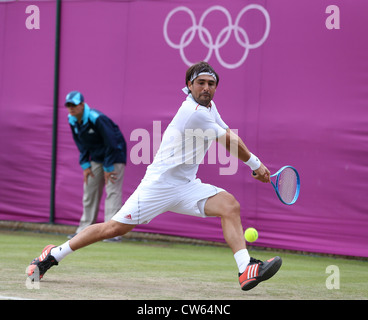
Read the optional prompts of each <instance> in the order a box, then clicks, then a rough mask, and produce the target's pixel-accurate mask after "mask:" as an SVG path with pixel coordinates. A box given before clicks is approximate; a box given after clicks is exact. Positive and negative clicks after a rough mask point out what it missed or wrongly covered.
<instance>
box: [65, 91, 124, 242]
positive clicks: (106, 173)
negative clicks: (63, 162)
mask: <svg viewBox="0 0 368 320" xmlns="http://www.w3.org/2000/svg"><path fill="white" fill-rule="evenodd" d="M65 106H66V107H67V108H68V112H69V115H68V118H69V125H70V128H71V130H72V134H73V139H74V141H75V143H76V145H77V147H78V149H79V152H80V156H79V164H80V165H81V167H82V169H83V182H84V183H83V215H82V217H81V219H80V223H79V227H78V229H77V231H76V233H79V232H80V231H82V230H83V229H85V228H86V227H88V226H89V225H91V224H94V223H95V222H96V219H97V216H98V211H99V207H100V202H101V197H102V193H103V187H104V185H105V188H106V200H105V221H109V220H110V219H111V218H112V217H113V216H114V215H115V213H116V212H118V211H119V209H120V208H121V206H122V191H123V190H122V187H123V178H124V170H125V165H126V153H127V151H126V142H125V139H124V136H123V134H122V133H121V131H120V129H119V127H118V126H117V125H116V124H115V123H114V122H113V121H112V120H111V119H109V118H108V117H107V116H106V115H104V114H103V113H101V112H100V111H97V110H95V109H91V108H90V107H89V106H88V105H87V103H85V102H84V97H83V95H82V94H81V93H80V92H78V91H72V92H70V93H69V94H68V95H67V96H66V101H65ZM73 236H74V235H69V236H68V237H69V238H70V239H71V238H72V237H73ZM108 240H110V241H120V240H121V237H115V238H112V239H108Z"/></svg>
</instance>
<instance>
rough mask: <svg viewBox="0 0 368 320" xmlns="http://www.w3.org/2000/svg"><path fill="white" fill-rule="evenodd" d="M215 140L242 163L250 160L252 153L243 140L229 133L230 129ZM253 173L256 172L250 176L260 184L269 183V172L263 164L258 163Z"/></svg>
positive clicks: (233, 133)
mask: <svg viewBox="0 0 368 320" xmlns="http://www.w3.org/2000/svg"><path fill="white" fill-rule="evenodd" d="M217 140H218V142H219V143H220V144H222V145H223V146H224V147H225V148H226V150H228V151H229V152H230V154H231V155H233V156H234V157H237V158H238V159H240V160H241V161H243V162H244V163H246V164H247V162H248V161H249V160H250V159H251V157H252V153H251V152H250V151H249V149H248V148H247V146H246V145H245V143H244V142H243V140H242V139H241V138H240V137H239V136H238V135H237V134H236V133H235V132H233V131H231V129H227V130H226V133H225V134H224V135H222V136H221V137H219V138H218V139H217ZM258 161H259V160H258ZM259 162H260V161H259ZM252 171H253V169H252ZM254 171H255V172H256V175H255V176H253V175H252V176H253V177H254V178H255V179H257V180H259V181H262V182H270V171H269V170H268V169H267V167H266V166H265V165H264V164H263V163H261V162H260V166H259V167H258V168H257V169H254Z"/></svg>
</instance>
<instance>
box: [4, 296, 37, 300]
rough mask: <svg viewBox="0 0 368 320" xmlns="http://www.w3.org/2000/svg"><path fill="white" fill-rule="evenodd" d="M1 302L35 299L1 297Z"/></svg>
mask: <svg viewBox="0 0 368 320" xmlns="http://www.w3.org/2000/svg"><path fill="white" fill-rule="evenodd" d="M0 300H34V299H27V298H21V297H9V296H0Z"/></svg>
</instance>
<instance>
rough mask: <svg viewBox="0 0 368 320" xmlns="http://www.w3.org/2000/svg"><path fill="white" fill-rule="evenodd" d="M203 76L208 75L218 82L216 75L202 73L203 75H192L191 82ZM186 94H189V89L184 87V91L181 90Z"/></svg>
mask: <svg viewBox="0 0 368 320" xmlns="http://www.w3.org/2000/svg"><path fill="white" fill-rule="evenodd" d="M202 75H208V76H211V77H213V78H214V79H215V81H217V77H216V75H215V74H214V73H212V72H201V73H198V74H197V73H194V74H193V75H192V77H191V78H190V82H193V80H194V79H196V78H198V77H199V76H202ZM181 90H182V91H183V92H184V93H185V94H189V89H188V87H184V88H183V89H181Z"/></svg>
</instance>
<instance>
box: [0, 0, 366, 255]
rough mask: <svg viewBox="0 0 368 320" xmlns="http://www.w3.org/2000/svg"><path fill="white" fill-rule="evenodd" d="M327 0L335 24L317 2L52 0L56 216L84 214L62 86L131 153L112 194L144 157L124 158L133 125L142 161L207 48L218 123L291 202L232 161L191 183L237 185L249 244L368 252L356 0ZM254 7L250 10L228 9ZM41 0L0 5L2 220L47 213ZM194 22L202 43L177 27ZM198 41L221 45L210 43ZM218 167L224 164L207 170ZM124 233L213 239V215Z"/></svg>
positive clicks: (47, 97) (48, 11)
mask: <svg viewBox="0 0 368 320" xmlns="http://www.w3.org/2000/svg"><path fill="white" fill-rule="evenodd" d="M332 2H333V4H334V5H336V6H338V8H339V9H340V29H333V30H329V29H327V28H326V25H325V22H326V19H327V18H328V16H329V15H330V14H328V13H326V7H327V6H329V5H331V4H332V3H331V1H327V0H318V1H317V0H313V1H307V0H298V1H293V0H268V1H240V0H239V1H238V0H232V1H224V0H223V1H220V0H217V1H204V0H202V1H199V0H196V1H118V0H116V1H63V2H62V11H61V42H60V46H61V47H60V84H59V92H60V98H59V107H58V123H57V126H58V140H57V141H58V143H57V171H56V199H55V201H56V211H55V222H56V223H60V224H69V225H77V224H78V221H79V218H80V215H81V212H82V204H81V199H82V171H81V169H80V167H79V165H78V151H77V148H76V146H75V145H74V142H73V140H72V136H71V132H70V128H69V126H68V123H67V110H66V109H65V107H63V100H64V97H65V95H66V94H67V93H68V92H69V91H71V90H80V91H81V92H83V94H84V96H85V98H86V101H87V103H88V104H89V105H90V106H91V107H93V108H97V109H99V110H101V111H103V112H104V113H105V114H107V115H108V116H110V117H111V118H112V119H113V120H114V121H115V122H116V123H117V124H118V125H119V126H120V128H121V130H122V132H123V134H124V136H125V138H126V140H127V143H128V150H129V152H130V154H129V157H128V158H129V159H128V161H129V162H128V165H127V168H126V175H125V183H124V194H123V198H124V200H125V199H127V197H128V196H129V195H130V194H131V193H132V192H133V191H134V189H135V188H136V186H137V185H138V184H139V182H140V179H141V178H142V177H143V175H144V172H145V168H146V166H147V164H146V163H137V155H136V153H135V151H136V149H137V144H138V143H139V141H136V140H135V139H134V138H133V136H134V134H137V133H138V134H139V133H141V132H143V131H142V130H146V132H148V133H149V134H150V136H151V140H150V142H149V143H148V145H149V146H150V152H149V154H150V157H149V158H150V160H152V154H153V151H152V149H153V144H154V143H153V141H152V137H153V131H154V130H153V123H154V121H161V123H160V126H161V132H163V130H164V129H165V127H166V125H167V124H168V123H169V121H170V120H171V118H172V116H173V115H174V114H175V112H176V110H177V108H178V107H179V106H180V104H181V102H182V100H183V99H184V98H185V95H184V94H183V93H182V92H181V88H182V87H183V86H184V76H185V71H186V69H187V64H186V62H187V60H189V61H190V62H196V61H198V60H202V59H205V58H206V59H207V60H208V62H209V63H210V64H211V65H213V67H214V68H215V70H216V71H217V72H218V73H219V75H220V84H219V87H218V90H217V93H216V96H215V101H216V104H217V106H218V109H219V111H220V113H221V115H222V117H223V119H224V120H225V121H226V122H227V123H228V124H229V126H230V127H231V128H234V129H237V130H238V131H239V135H240V136H241V137H243V139H244V140H245V142H246V144H247V145H248V147H249V148H250V149H251V150H252V151H253V152H254V153H255V154H257V155H258V156H259V157H260V158H261V159H262V160H263V162H264V163H265V164H266V165H267V166H268V167H269V169H270V170H271V171H272V172H275V171H276V170H277V169H279V168H280V167H281V166H283V165H285V164H291V165H293V166H295V167H296V168H297V169H298V170H299V172H300V175H301V180H302V189H301V194H300V198H299V200H298V202H297V203H296V204H295V205H294V206H290V207H287V206H284V205H282V204H281V203H280V202H279V201H278V200H277V198H276V196H275V194H274V191H273V189H272V188H271V186H268V185H264V184H261V183H257V182H256V181H254V180H253V179H252V178H251V177H250V171H249V169H248V168H247V167H246V166H244V165H242V164H241V163H240V162H234V160H232V162H231V163H230V164H229V163H227V164H226V163H223V164H221V163H219V162H220V161H217V164H207V162H206V161H205V162H206V163H205V165H203V166H201V167H200V170H199V177H200V178H201V179H202V181H205V182H208V183H212V184H215V185H218V186H221V187H223V188H225V189H227V190H228V191H229V192H231V193H232V194H234V195H235V196H236V198H237V199H238V201H239V202H240V204H241V208H242V211H241V213H242V221H243V226H244V227H245V228H246V227H248V226H253V227H255V228H257V229H258V231H259V235H260V238H259V240H258V241H257V242H256V243H255V245H259V246H267V247H275V248H286V249H293V250H304V251H312V252H325V253H333V254H343V255H357V256H364V257H367V256H368V236H367V230H368V202H367V201H366V198H367V190H368V160H367V159H368V129H367V128H368V126H367V125H366V122H367V119H368V118H367V116H368V112H367V106H368V94H367V93H368V90H367V83H368V40H367V37H366V32H367V31H368V28H367V24H366V19H365V18H364V12H367V10H368V3H367V2H366V1H365V0H356V1H354V2H353V1H349V2H348V1H342V0H334V1H332ZM253 3H257V4H258V5H259V6H260V7H259V8H258V9H251V10H248V11H247V12H246V13H244V15H242V16H240V15H239V14H240V13H241V12H242V10H243V9H244V8H245V7H247V6H248V5H250V4H253ZM30 4H36V5H37V6H38V7H39V9H40V29H37V30H36V29H32V30H28V29H27V28H26V25H25V20H26V18H27V17H28V16H29V14H26V13H25V9H26V7H27V6H28V5H30ZM215 5H216V6H219V7H218V8H217V9H218V10H217V11H212V12H210V13H208V15H207V16H205V13H206V12H207V11H206V10H208V9H209V8H211V7H213V6H215ZM180 6H183V7H185V8H183V10H182V11H178V12H176V13H173V15H172V16H171V18H170V19H169V20H168V23H167V28H165V26H166V25H165V20H166V19H167V18H168V16H169V14H170V13H171V12H173V10H175V9H177V8H178V7H180ZM55 10H56V3H55V1H17V2H1V3H0V25H1V28H0V150H1V153H0V219H1V220H16V221H30V222H48V221H49V205H50V183H51V179H50V175H51V149H52V125H53V124H52V113H53V85H54V80H53V77H54V44H55ZM169 17H170V16H169ZM193 17H195V18H193ZM201 17H202V18H205V19H204V20H203V24H202V26H201V28H200V30H202V32H203V33H202V38H201V37H199V34H198V32H196V33H194V31H193V33H191V32H192V30H194V27H193V28H192V29H189V28H190V27H191V26H193V22H192V19H195V23H196V25H197V26H198V24H199V22H200V21H201ZM229 17H230V18H229ZM237 17H238V18H239V23H238V25H236V24H235V22H236V20H237ZM228 19H231V23H230V24H232V25H234V28H236V27H237V26H239V28H241V29H240V30H239V29H237V30H239V31H238V36H239V39H237V37H236V36H235V33H234V32H233V33H231V34H230V33H229V34H227V30H230V28H228V29H225V28H226V27H227V26H229V20H228ZM268 19H269V20H268ZM335 22H336V21H335ZM268 23H269V25H268ZM268 27H269V30H268ZM267 30H268V31H269V32H266V31H267ZM165 35H166V37H165ZM227 35H228V36H229V38H227ZM262 37H263V41H261V39H262ZM245 38H248V40H249V41H246V40H245ZM168 39H169V40H168ZM210 39H212V44H213V46H214V47H215V46H216V45H217V46H221V48H218V50H217V49H215V48H214V49H213V50H212V53H211V52H210V51H209V50H210V49H209V48H208V47H209V46H210V45H209V42H210ZM181 40H182V42H181V45H182V50H180V48H179V47H180V41H181ZM170 41H171V42H172V43H171V42H170ZM239 42H240V43H242V44H243V47H242V45H241V44H239ZM246 42H247V43H248V47H247V48H244V47H246V46H247V43H246ZM170 43H171V46H170V45H169V44H170ZM206 43H207V46H206ZM175 45H176V47H175ZM186 45H187V46H186ZM222 45H223V46H222ZM249 45H250V46H249ZM258 45H259V46H258ZM257 46H258V47H257ZM247 50H249V51H248V54H247V55H246V56H244V53H245V52H246V51H247ZM210 53H211V54H210ZM229 67H231V68H229ZM156 124H157V123H156ZM137 130H138V131H137ZM155 132H157V131H155ZM156 141H157V140H156ZM148 145H147V144H146V148H147V147H148ZM223 160H229V159H228V158H225V159H224V157H223ZM229 165H231V166H236V165H237V166H238V169H237V171H236V173H235V174H231V175H229V174H228V175H220V173H219V171H220V169H222V170H223V169H224V168H226V167H228V166H229ZM102 208H103V207H102V206H101V212H100V216H99V221H102V220H103V210H102ZM136 231H144V232H154V233H162V234H171V235H179V236H186V237H192V238H199V239H207V240H212V241H223V237H222V232H221V226H220V221H219V220H218V219H198V218H193V217H189V216H183V215H178V214H173V213H165V214H163V215H161V216H159V217H157V218H156V219H155V220H153V221H152V222H151V223H150V224H148V225H144V226H140V227H137V229H136Z"/></svg>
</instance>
